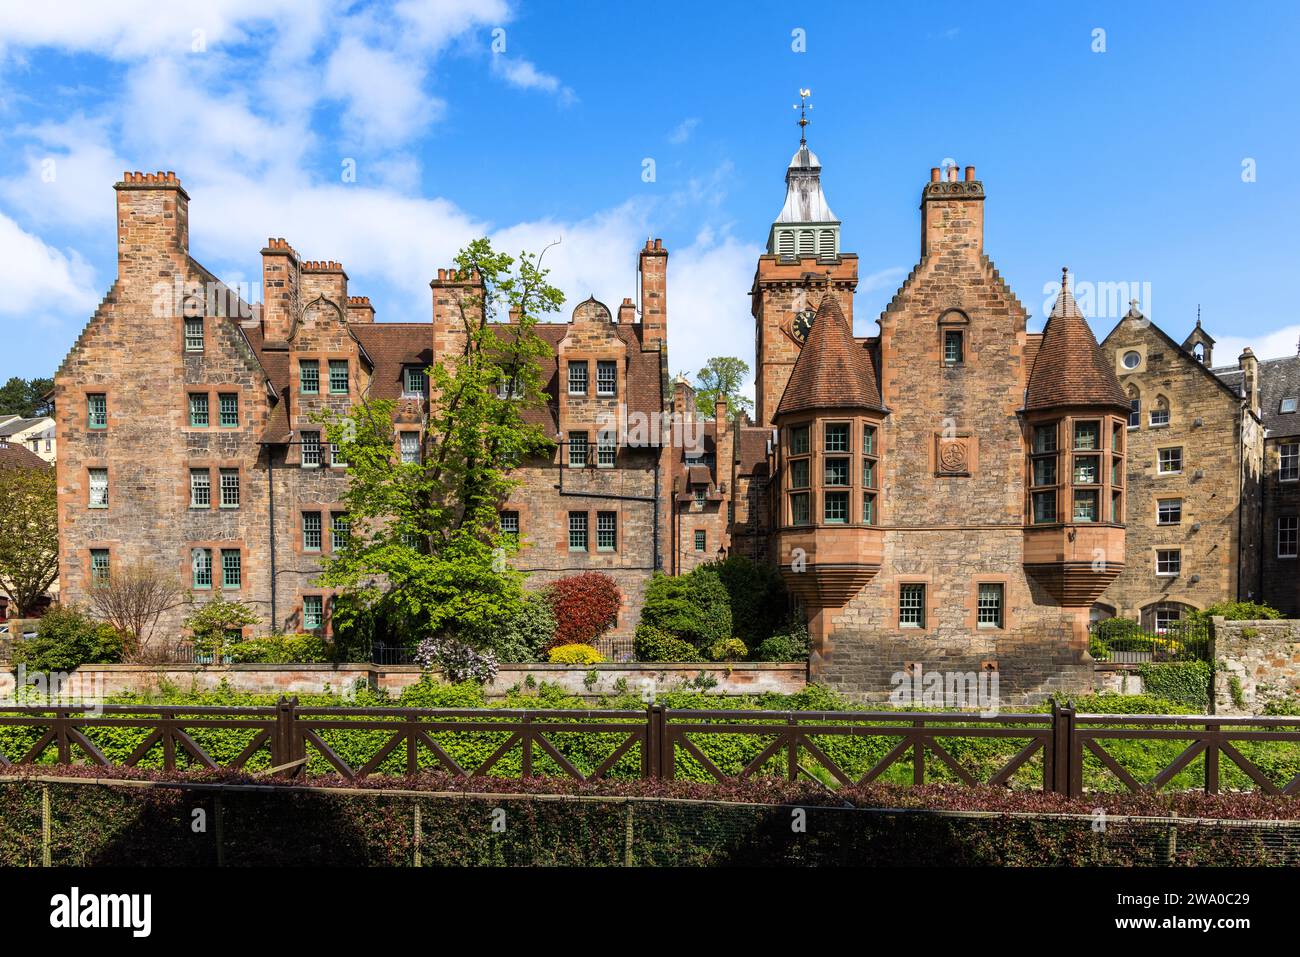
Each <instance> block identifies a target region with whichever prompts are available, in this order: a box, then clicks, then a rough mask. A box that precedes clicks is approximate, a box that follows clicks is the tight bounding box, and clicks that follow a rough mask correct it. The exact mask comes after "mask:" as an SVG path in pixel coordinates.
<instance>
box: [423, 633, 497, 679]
mask: <svg viewBox="0 0 1300 957" xmlns="http://www.w3.org/2000/svg"><path fill="white" fill-rule="evenodd" d="M415 660H416V662H417V663H418V664H419V665H420V668H421V669H422V670H424V671H426V672H427V671H433V670H434V669H437V670H439V671H441V672H442V676H443V677H444V678H446V679H447V680H448V681H453V682H460V681H477V682H478V683H479V684H487V683H488V682H489V681H491V680H493V679H494V678H495V677H496V676H497V656H496V655H494V654H492V652H490V651H480V650H479V649H477V648H475V647H473V646H472V645H467V644H465V643H464V642H461V641H455V640H453V639H451V638H426V639H424V641H422V642H420V644H419V647H417V648H416V649H415Z"/></svg>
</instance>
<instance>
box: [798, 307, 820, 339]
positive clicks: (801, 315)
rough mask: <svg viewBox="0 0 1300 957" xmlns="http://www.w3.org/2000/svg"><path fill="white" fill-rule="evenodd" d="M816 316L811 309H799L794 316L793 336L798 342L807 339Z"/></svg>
mask: <svg viewBox="0 0 1300 957" xmlns="http://www.w3.org/2000/svg"><path fill="white" fill-rule="evenodd" d="M816 315H817V313H816V312H815V311H814V310H812V309H801V310H800V311H799V312H796V313H795V314H794V335H795V338H796V339H798V340H799V341H800V342H803V341H804V340H806V339H807V338H808V333H809V332H810V331H811V330H812V324H813V319H814V318H815V317H816Z"/></svg>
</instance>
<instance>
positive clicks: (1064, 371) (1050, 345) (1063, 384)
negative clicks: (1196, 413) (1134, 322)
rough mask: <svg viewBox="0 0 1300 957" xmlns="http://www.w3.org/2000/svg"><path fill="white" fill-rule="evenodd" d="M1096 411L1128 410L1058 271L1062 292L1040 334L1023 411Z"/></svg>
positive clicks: (1067, 283)
mask: <svg viewBox="0 0 1300 957" xmlns="http://www.w3.org/2000/svg"><path fill="white" fill-rule="evenodd" d="M1074 405H1097V406H1110V407H1114V408H1118V409H1123V410H1127V409H1128V407H1129V401H1128V398H1127V397H1126V396H1125V395H1124V390H1123V389H1122V388H1120V384H1119V379H1118V378H1117V377H1116V375H1115V369H1114V367H1113V366H1112V365H1111V364H1110V363H1109V362H1107V361H1106V357H1105V356H1104V355H1103V354H1102V351H1101V349H1100V348H1099V347H1098V345H1097V340H1096V338H1095V337H1094V336H1093V334H1092V330H1091V329H1090V328H1089V327H1088V321H1087V320H1086V319H1085V318H1084V317H1083V313H1081V312H1080V311H1079V305H1078V303H1076V302H1075V301H1074V293H1073V292H1071V291H1070V281H1069V271H1068V270H1062V271H1061V291H1060V293H1059V294H1058V295H1057V297H1056V305H1054V306H1053V307H1052V314H1051V315H1050V316H1049V317H1048V319H1047V326H1046V328H1044V329H1043V341H1042V343H1041V344H1040V345H1039V347H1038V355H1037V356H1036V357H1035V358H1034V368H1033V370H1032V371H1031V372H1030V374H1029V389H1028V390H1027V395H1026V396H1025V410H1026V411H1029V412H1033V411H1037V410H1040V409H1051V408H1058V407H1062V406H1074Z"/></svg>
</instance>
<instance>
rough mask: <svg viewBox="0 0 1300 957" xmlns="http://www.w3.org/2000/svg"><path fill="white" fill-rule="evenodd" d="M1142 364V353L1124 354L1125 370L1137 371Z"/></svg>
mask: <svg viewBox="0 0 1300 957" xmlns="http://www.w3.org/2000/svg"><path fill="white" fill-rule="evenodd" d="M1141 364H1142V354H1141V353H1140V352H1126V353H1124V368H1125V369H1136V368H1137V367H1138V366H1140V365H1141Z"/></svg>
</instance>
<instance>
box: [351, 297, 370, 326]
mask: <svg viewBox="0 0 1300 957" xmlns="http://www.w3.org/2000/svg"><path fill="white" fill-rule="evenodd" d="M374 321H375V307H374V306H372V305H371V304H370V297H369V296H348V322H374Z"/></svg>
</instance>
